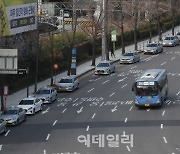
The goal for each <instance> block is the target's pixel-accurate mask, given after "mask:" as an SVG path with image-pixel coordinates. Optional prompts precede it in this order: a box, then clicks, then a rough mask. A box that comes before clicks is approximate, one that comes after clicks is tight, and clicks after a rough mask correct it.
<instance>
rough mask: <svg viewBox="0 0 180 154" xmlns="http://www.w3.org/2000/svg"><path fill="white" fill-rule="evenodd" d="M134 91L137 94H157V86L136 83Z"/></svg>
mask: <svg viewBox="0 0 180 154" xmlns="http://www.w3.org/2000/svg"><path fill="white" fill-rule="evenodd" d="M135 93H136V95H137V96H157V95H158V88H157V86H150V85H148V86H146V85H137V86H136V91H135Z"/></svg>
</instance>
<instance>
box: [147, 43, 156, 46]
mask: <svg viewBox="0 0 180 154" xmlns="http://www.w3.org/2000/svg"><path fill="white" fill-rule="evenodd" d="M147 47H157V44H155V43H153V44H148V45H147Z"/></svg>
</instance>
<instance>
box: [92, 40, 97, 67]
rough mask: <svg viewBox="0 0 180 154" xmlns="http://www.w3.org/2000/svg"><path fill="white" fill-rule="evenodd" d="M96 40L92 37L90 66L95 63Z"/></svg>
mask: <svg viewBox="0 0 180 154" xmlns="http://www.w3.org/2000/svg"><path fill="white" fill-rule="evenodd" d="M95 52H96V40H95V38H93V46H92V66H95V65H96V54H95Z"/></svg>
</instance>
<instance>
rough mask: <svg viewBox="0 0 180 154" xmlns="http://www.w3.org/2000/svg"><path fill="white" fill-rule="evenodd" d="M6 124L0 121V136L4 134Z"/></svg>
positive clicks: (2, 120)
mask: <svg viewBox="0 0 180 154" xmlns="http://www.w3.org/2000/svg"><path fill="white" fill-rule="evenodd" d="M6 125H7V122H6V121H5V120H4V119H0V134H2V133H6V130H7V129H6Z"/></svg>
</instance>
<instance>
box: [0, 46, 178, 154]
mask: <svg viewBox="0 0 180 154" xmlns="http://www.w3.org/2000/svg"><path fill="white" fill-rule="evenodd" d="M115 66H116V72H115V73H113V74H111V75H108V76H95V75H94V74H93V72H90V73H89V74H86V75H84V76H83V77H81V79H80V88H79V89H78V90H76V91H74V92H72V93H59V94H58V101H57V102H54V103H53V104H51V105H46V106H44V109H43V112H39V113H38V114H36V115H35V116H28V117H27V120H26V122H25V123H23V124H21V125H19V126H15V127H8V131H7V133H6V134H5V135H4V134H3V135H1V136H0V154H128V153H132V154H178V153H180V133H179V132H180V46H177V47H167V48H164V52H163V53H160V54H158V55H143V54H141V61H140V62H139V63H136V64H132V65H122V64H121V65H120V64H119V63H115ZM151 68H165V69H167V72H168V79H169V94H168V99H167V100H166V102H165V104H164V105H163V107H162V108H158V109H156V108H147V109H137V108H136V107H135V106H134V103H133V92H132V84H133V81H134V80H135V79H136V78H137V77H138V75H139V74H140V73H141V72H142V71H144V70H146V69H151Z"/></svg>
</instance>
